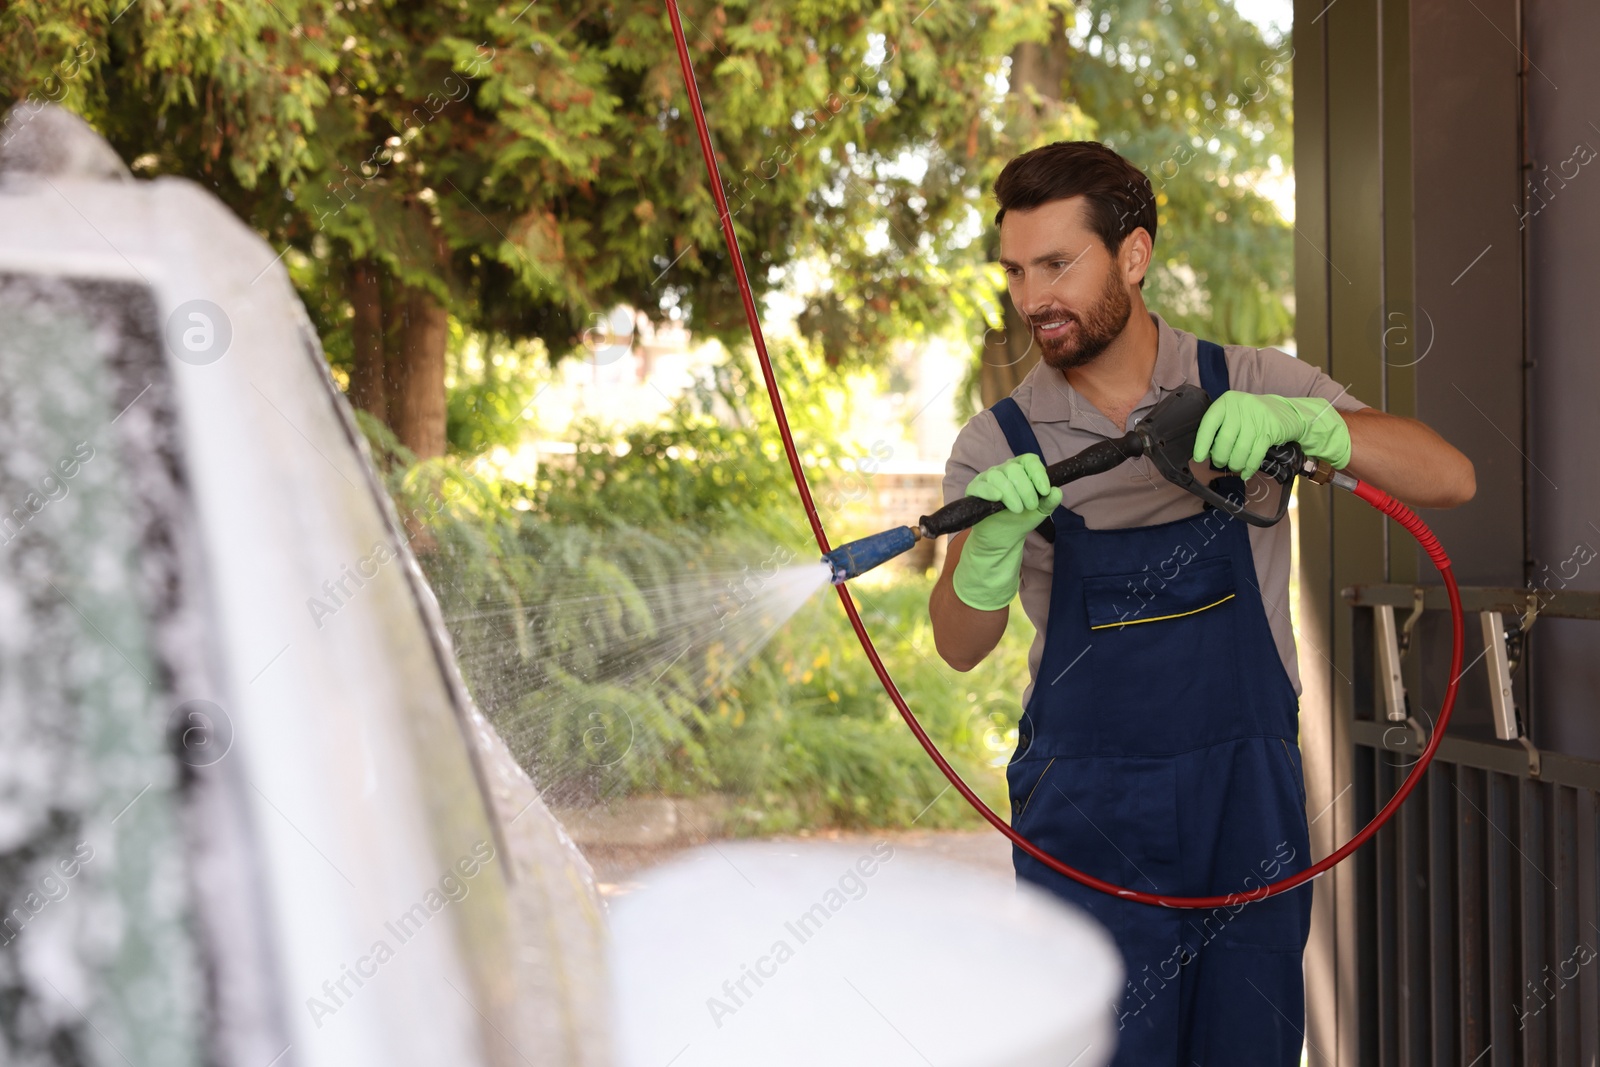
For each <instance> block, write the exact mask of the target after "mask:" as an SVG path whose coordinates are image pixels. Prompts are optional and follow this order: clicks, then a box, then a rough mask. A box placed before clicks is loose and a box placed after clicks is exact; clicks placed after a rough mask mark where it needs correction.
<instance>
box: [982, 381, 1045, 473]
mask: <svg viewBox="0 0 1600 1067" xmlns="http://www.w3.org/2000/svg"><path fill="white" fill-rule="evenodd" d="M989 410H990V411H992V412H994V417H995V421H996V422H998V423H999V424H1000V432H1001V433H1003V434H1005V435H1006V444H1008V445H1010V446H1011V454H1012V455H1014V456H1020V455H1022V454H1023V453H1025V452H1032V453H1033V454H1034V455H1036V456H1038V457H1039V461H1040V462H1041V463H1043V462H1044V452H1043V451H1041V450H1040V448H1039V439H1038V438H1037V437H1035V436H1034V433H1033V427H1032V426H1029V425H1028V417H1027V416H1026V415H1024V414H1023V413H1022V408H1021V406H1020V405H1018V404H1017V402H1016V401H1015V400H1013V399H1011V398H1010V397H1009V396H1008V397H1006V398H1005V399H1003V400H1001V401H1000V402H999V403H998V404H996V405H995V406H994V407H992V408H990V409H989Z"/></svg>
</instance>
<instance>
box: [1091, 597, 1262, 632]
mask: <svg viewBox="0 0 1600 1067" xmlns="http://www.w3.org/2000/svg"><path fill="white" fill-rule="evenodd" d="M1233 596H1234V594H1232V593H1229V594H1228V595H1227V596H1225V597H1223V598H1222V599H1221V600H1213V601H1212V602H1211V603H1209V604H1207V605H1206V606H1205V607H1201V608H1192V609H1190V610H1189V611H1180V612H1178V613H1177V614H1176V615H1153V616H1151V617H1150V618H1148V619H1130V620H1128V621H1127V622H1103V623H1101V624H1100V625H1099V626H1091V627H1089V629H1091V630H1110V629H1112V628H1113V627H1119V626H1137V625H1139V624H1140V623H1141V622H1161V621H1163V620H1165V619H1181V618H1183V617H1184V616H1185V615H1194V614H1197V613H1199V612H1202V611H1208V610H1210V609H1211V608H1214V607H1216V606H1217V605H1218V604H1225V603H1227V602H1228V601H1230V600H1232V599H1233Z"/></svg>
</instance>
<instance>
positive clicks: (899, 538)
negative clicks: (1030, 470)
mask: <svg viewBox="0 0 1600 1067" xmlns="http://www.w3.org/2000/svg"><path fill="white" fill-rule="evenodd" d="M1210 406H1211V398H1210V397H1209V396H1208V395H1206V391H1205V390H1204V389H1202V388H1200V387H1199V386H1197V385H1181V386H1179V387H1178V388H1177V389H1176V390H1175V391H1173V392H1171V393H1168V394H1167V395H1166V396H1164V397H1162V398H1161V400H1160V402H1158V403H1157V404H1156V406H1155V407H1153V408H1151V409H1150V414H1148V415H1146V416H1145V417H1144V418H1142V419H1140V420H1139V422H1138V425H1136V426H1134V428H1133V429H1132V430H1130V431H1128V432H1127V433H1126V434H1124V435H1122V436H1121V437H1119V438H1117V439H1116V440H1113V441H1101V442H1099V443H1098V444H1093V445H1090V446H1089V447H1088V448H1086V449H1084V450H1083V451H1082V452H1079V453H1078V454H1077V455H1075V456H1069V457H1068V458H1066V459H1064V460H1062V461H1061V462H1059V463H1052V464H1050V466H1048V467H1046V468H1045V474H1046V475H1047V476H1048V477H1049V479H1050V484H1051V485H1066V484H1067V483H1068V482H1075V481H1077V480H1078V479H1079V478H1087V477H1088V476H1089V475H1091V474H1102V473H1104V472H1106V471H1108V470H1111V469H1113V468H1115V467H1118V466H1120V465H1121V464H1122V463H1123V462H1125V461H1126V460H1130V459H1134V458H1136V457H1138V456H1148V457H1150V460H1151V462H1152V463H1154V464H1155V466H1156V469H1157V470H1159V471H1160V472H1161V473H1162V475H1163V476H1164V477H1165V478H1166V479H1167V480H1168V481H1169V482H1172V483H1173V484H1175V485H1179V486H1182V487H1183V488H1184V489H1187V490H1188V491H1189V492H1191V493H1193V494H1194V495H1196V496H1198V497H1199V498H1200V499H1202V500H1204V501H1206V502H1207V503H1208V504H1213V505H1215V506H1216V507H1219V508H1222V509H1223V510H1224V511H1226V512H1228V513H1229V514H1230V515H1233V516H1235V517H1236V518H1241V519H1243V520H1245V521H1246V522H1248V523H1251V524H1252V525H1255V526H1272V525H1274V524H1275V523H1277V522H1278V521H1279V520H1280V519H1282V518H1283V516H1284V514H1285V513H1286V512H1287V511H1288V508H1289V483H1290V482H1292V481H1293V480H1294V477H1295V475H1297V474H1304V475H1306V476H1308V477H1310V478H1312V480H1313V481H1318V482H1327V481H1328V480H1329V478H1330V477H1332V476H1333V471H1332V469H1331V468H1329V467H1328V465H1327V464H1325V463H1319V462H1318V461H1316V460H1308V459H1307V458H1306V455H1305V453H1304V452H1302V451H1301V450H1300V446H1299V445H1297V444H1286V445H1278V446H1277V447H1275V448H1273V449H1271V450H1269V451H1268V452H1267V456H1266V459H1265V460H1263V461H1262V464H1261V469H1262V471H1263V472H1265V473H1266V474H1268V475H1269V476H1270V477H1272V478H1273V479H1274V480H1276V481H1277V482H1278V483H1279V484H1280V485H1281V486H1283V491H1282V492H1281V493H1280V494H1279V496H1278V509H1277V513H1276V514H1274V515H1270V516H1268V515H1258V514H1255V513H1254V512H1251V511H1249V510H1248V509H1247V508H1246V506H1245V504H1243V503H1241V502H1239V501H1235V500H1232V499H1229V498H1228V497H1225V496H1223V495H1222V494H1221V493H1218V492H1217V491H1216V490H1214V489H1212V488H1211V487H1210V486H1209V485H1207V484H1206V483H1205V482H1203V481H1201V480H1200V479H1198V478H1196V477H1195V476H1194V472H1193V471H1192V470H1190V468H1189V460H1190V457H1191V456H1192V455H1193V453H1194V440H1195V435H1196V434H1197V433H1198V432H1199V430H1200V420H1201V419H1202V418H1203V417H1204V416H1205V413H1206V409H1207V408H1208V407H1210ZM1004 510H1005V505H1004V504H1002V503H1000V502H999V501H998V500H984V499H983V498H982V497H976V496H967V497H962V498H961V499H960V500H956V501H953V502H951V503H949V504H946V505H945V506H944V507H942V508H940V509H939V510H938V511H935V512H934V513H933V514H932V515H924V516H922V518H921V519H919V520H917V525H916V526H897V527H895V528H894V529H892V530H885V531H884V532H883V533H878V534H873V535H872V536H870V537H863V538H861V539H860V540H859V541H851V542H850V543H849V544H844V545H840V546H839V547H838V548H836V549H834V550H833V551H832V552H829V553H828V554H827V555H826V556H824V557H822V560H823V562H824V563H826V564H828V566H829V567H830V568H832V570H833V582H834V584H835V585H838V584H839V583H840V582H846V581H849V580H850V579H851V578H854V577H856V576H858V575H861V574H865V573H866V572H867V571H870V570H871V569H872V568H874V567H876V566H878V565H879V564H881V563H885V562H887V561H889V560H891V559H893V558H894V557H896V556H898V555H900V554H901V553H902V552H906V551H908V550H909V549H910V548H911V546H912V545H915V544H916V543H917V542H918V541H920V540H921V539H922V538H924V537H938V536H939V535H940V534H953V533H957V532H959V531H961V530H965V529H967V528H968V527H970V526H974V525H976V524H977V523H978V522H980V521H981V520H983V519H986V518H988V517H989V516H990V515H993V514H995V513H996V512H1000V511H1004Z"/></svg>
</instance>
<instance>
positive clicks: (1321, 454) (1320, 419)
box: [1194, 389, 1350, 478]
mask: <svg viewBox="0 0 1600 1067" xmlns="http://www.w3.org/2000/svg"><path fill="white" fill-rule="evenodd" d="M1290 441H1298V442H1300V447H1301V448H1302V449H1304V450H1305V453H1306V455H1308V456H1310V457H1311V458H1313V459H1325V460H1327V461H1328V462H1329V463H1331V464H1333V466H1334V468H1335V469H1340V468H1343V467H1346V466H1348V465H1349V463H1350V428H1349V427H1348V426H1346V425H1345V421H1344V419H1343V418H1342V417H1341V416H1340V415H1339V412H1338V411H1336V410H1335V409H1334V406H1333V405H1332V404H1330V403H1328V402H1327V401H1326V400H1323V399H1322V398H1321V397H1315V396H1273V395H1271V394H1265V393H1241V392H1240V391H1239V390H1237V389H1230V390H1228V391H1227V392H1226V393H1223V394H1222V395H1221V396H1219V397H1217V399H1216V400H1214V401H1212V402H1211V407H1209V408H1207V409H1206V414H1205V417H1204V418H1202V419H1201V420H1200V430H1199V433H1198V434H1197V435H1196V436H1195V440H1194V461H1195V462H1196V463H1204V462H1205V461H1206V460H1207V459H1209V460H1211V462H1212V463H1214V464H1216V465H1217V466H1219V467H1227V468H1228V469H1229V470H1232V471H1235V472H1237V473H1238V474H1239V475H1240V476H1241V477H1243V478H1249V477H1250V476H1251V475H1252V474H1254V473H1255V472H1256V471H1257V470H1259V469H1260V468H1261V461H1262V460H1263V459H1265V458H1266V455H1267V449H1269V448H1271V447H1272V446H1273V445H1282V444H1287V443H1288V442H1290Z"/></svg>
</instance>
